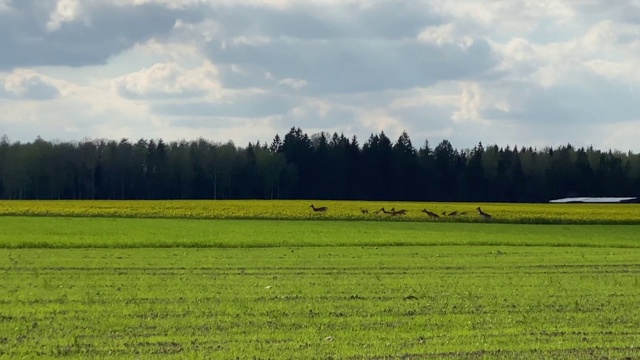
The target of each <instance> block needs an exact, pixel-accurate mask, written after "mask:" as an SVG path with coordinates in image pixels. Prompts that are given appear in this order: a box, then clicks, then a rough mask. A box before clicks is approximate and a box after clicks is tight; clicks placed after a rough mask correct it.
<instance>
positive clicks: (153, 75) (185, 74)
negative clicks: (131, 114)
mask: <svg viewBox="0 0 640 360" xmlns="http://www.w3.org/2000/svg"><path fill="white" fill-rule="evenodd" d="M217 77H218V70H217V69H216V67H215V66H214V65H213V64H211V63H210V62H206V63H204V64H203V65H202V66H200V67H197V68H193V69H184V68H182V67H181V66H180V65H178V64H177V63H158V64H155V65H153V66H152V67H150V68H146V69H142V70H140V71H138V72H135V73H131V74H128V75H125V76H121V77H118V78H116V79H114V80H113V82H112V86H113V88H114V89H115V90H116V92H117V93H118V94H120V95H122V96H124V97H135V98H137V97H143V98H144V97H149V98H153V97H184V96H187V97H193V96H203V95H207V94H208V95H212V96H213V97H219V93H218V92H219V90H220V88H221V87H220V84H219V82H218V79H217Z"/></svg>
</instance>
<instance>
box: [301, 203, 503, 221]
mask: <svg viewBox="0 0 640 360" xmlns="http://www.w3.org/2000/svg"><path fill="white" fill-rule="evenodd" d="M310 208H311V209H313V211H314V212H319V213H324V212H326V211H327V210H329V208H328V207H326V206H322V207H315V206H314V205H313V204H311V206H310ZM476 211H477V212H478V214H479V215H480V216H481V217H482V218H483V219H485V220H490V219H491V215H489V214H487V213H486V212H484V211H482V209H481V208H480V207H479V206H478V207H477V208H476ZM360 212H361V213H362V214H363V215H368V214H369V210H368V209H363V208H360ZM421 212H423V213H425V214H427V216H429V217H430V218H432V219H437V218H440V217H456V216H462V215H467V212H466V211H461V212H458V211H457V210H456V211H451V212H446V211H443V212H442V213H441V214H440V215H438V214H436V213H434V212H432V211H429V210H427V209H422V211H421ZM380 213H383V214H386V215H389V216H397V215H405V214H406V213H407V210H405V209H400V210H396V208H395V207H393V208H391V210H386V209H385V208H384V207H383V208H381V209H379V210H377V211H375V212H374V214H380Z"/></svg>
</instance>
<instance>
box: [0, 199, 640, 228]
mask: <svg viewBox="0 0 640 360" xmlns="http://www.w3.org/2000/svg"><path fill="white" fill-rule="evenodd" d="M312 204H313V205H314V206H315V207H316V209H317V208H320V207H327V210H326V211H314V210H313V209H312V208H311V205H312ZM478 207H481V209H482V211H484V212H485V213H488V214H490V215H491V218H490V219H488V218H485V217H482V216H480V214H479V213H478V212H477V210H476V209H477V208H478ZM382 208H384V209H385V211H387V213H384V212H382V211H379V210H380V209H382ZM391 209H395V211H400V210H406V212H404V214H397V215H393V214H390V213H389V212H390V211H391ZM422 210H428V211H430V212H433V213H436V214H438V215H439V217H438V218H435V217H430V216H428V215H427V213H425V212H423V211H422ZM453 212H456V215H451V216H450V215H449V214H451V213H453ZM0 216H66V217H125V218H181V219H278V220H309V219H316V220H367V221H447V222H450V221H452V222H487V221H490V222H498V223H521V224H640V205H637V204H508V203H486V204H485V203H427V202H425V203H422V202H393V201H388V202H373V201H317V200H160V201H139V200H138V201H126V200H125V201H120V200H97V201H66V200H61V201H0Z"/></svg>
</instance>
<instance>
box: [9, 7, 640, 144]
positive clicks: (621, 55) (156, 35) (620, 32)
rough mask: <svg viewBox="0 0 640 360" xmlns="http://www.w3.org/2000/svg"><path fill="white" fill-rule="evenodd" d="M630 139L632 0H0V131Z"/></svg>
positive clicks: (636, 127) (638, 39)
mask: <svg viewBox="0 0 640 360" xmlns="http://www.w3.org/2000/svg"><path fill="white" fill-rule="evenodd" d="M292 126H296V127H301V128H302V129H303V130H304V131H305V132H307V133H308V134H309V135H311V134H313V133H316V132H320V131H327V132H330V133H333V132H334V131H335V132H338V133H341V132H343V133H344V134H345V135H347V136H351V135H357V136H358V137H359V139H360V143H361V144H362V143H363V142H364V141H365V140H366V138H368V136H369V135H370V134H371V133H378V132H380V131H381V130H384V131H385V133H387V135H389V137H391V138H392V140H395V139H397V137H398V135H399V134H400V133H401V132H402V131H403V130H406V131H407V132H408V133H409V135H410V136H411V139H412V140H413V143H414V145H415V146H416V147H419V146H421V145H422V144H423V143H424V140H425V139H428V140H429V141H430V143H431V144H432V145H436V144H437V143H439V142H440V141H441V140H442V139H448V140H449V141H451V142H452V144H453V145H454V147H456V148H468V147H473V145H475V144H477V143H478V142H479V141H482V142H483V143H484V144H498V145H501V146H504V145H511V146H513V145H519V146H521V145H526V146H537V147H544V146H547V145H549V146H557V145H563V144H567V143H571V144H573V145H576V146H588V145H593V146H594V147H597V148H602V149H609V148H611V149H620V150H623V151H626V150H633V151H634V152H639V151H640V141H638V140H637V139H640V1H639V0H615V1H612V0H544V1H541V0H395V1H391V0H210V1H208V0H57V1H55V0H0V135H2V134H5V135H7V136H8V137H9V139H10V140H12V141H32V140H33V139H35V138H36V137H37V136H41V137H42V138H44V139H47V140H55V139H58V140H63V141H66V140H82V139H85V138H93V139H95V138H106V139H120V138H123V137H127V138H129V139H132V140H137V139H140V138H145V139H151V138H153V139H158V138H162V139H164V140H165V141H171V140H180V139H186V140H193V139H196V138H198V137H204V138H206V139H209V140H212V141H216V142H226V141H228V140H233V141H234V142H235V143H236V144H237V145H239V146H246V144H247V143H248V142H249V141H251V142H255V141H256V140H260V141H263V142H264V141H267V142H270V141H271V139H273V137H274V135H275V134H276V133H278V134H280V135H281V136H282V135H284V134H285V133H286V132H287V131H288V130H289V129H290V128H291V127H292Z"/></svg>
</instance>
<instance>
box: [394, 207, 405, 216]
mask: <svg viewBox="0 0 640 360" xmlns="http://www.w3.org/2000/svg"><path fill="white" fill-rule="evenodd" d="M406 213H407V210H404V209H402V210H398V211H396V208H394V207H393V208H391V215H404V214H406Z"/></svg>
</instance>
